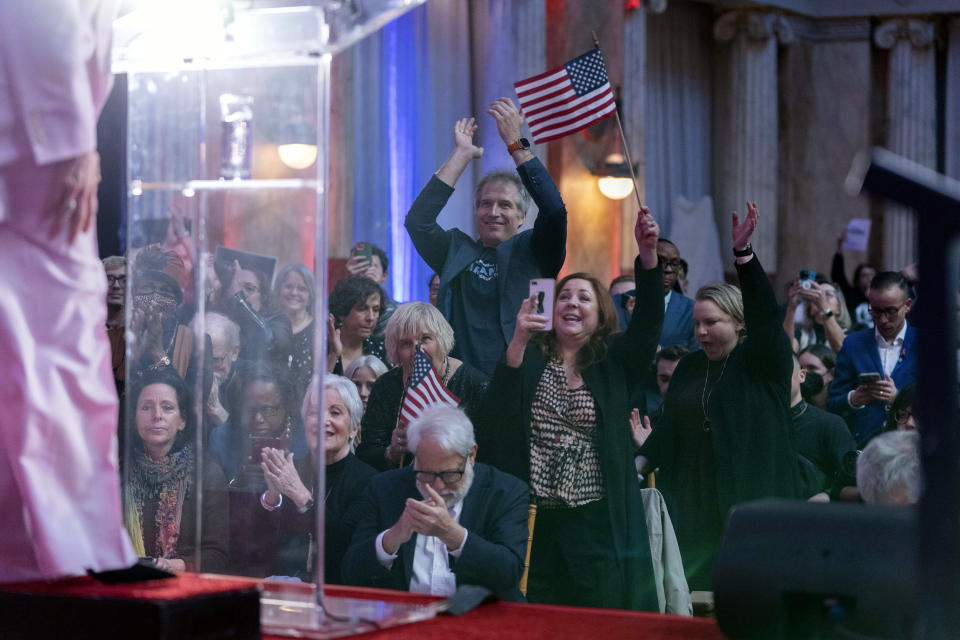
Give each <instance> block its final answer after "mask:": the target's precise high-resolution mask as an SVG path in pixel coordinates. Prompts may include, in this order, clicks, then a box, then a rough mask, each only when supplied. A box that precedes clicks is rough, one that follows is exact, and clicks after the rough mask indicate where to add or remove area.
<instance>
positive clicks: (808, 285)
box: [800, 280, 813, 289]
mask: <svg viewBox="0 0 960 640" xmlns="http://www.w3.org/2000/svg"><path fill="white" fill-rule="evenodd" d="M800 288H801V289H812V288H813V281H811V280H804V281H803V282H801V283H800Z"/></svg>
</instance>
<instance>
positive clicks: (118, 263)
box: [103, 256, 127, 271]
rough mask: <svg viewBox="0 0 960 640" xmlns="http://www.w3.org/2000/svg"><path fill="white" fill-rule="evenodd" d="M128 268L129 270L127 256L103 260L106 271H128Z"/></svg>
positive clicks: (109, 257) (110, 257)
mask: <svg viewBox="0 0 960 640" xmlns="http://www.w3.org/2000/svg"><path fill="white" fill-rule="evenodd" d="M126 268H127V259H126V257H125V256H108V257H106V258H104V259H103V269H104V271H110V270H111V269H126Z"/></svg>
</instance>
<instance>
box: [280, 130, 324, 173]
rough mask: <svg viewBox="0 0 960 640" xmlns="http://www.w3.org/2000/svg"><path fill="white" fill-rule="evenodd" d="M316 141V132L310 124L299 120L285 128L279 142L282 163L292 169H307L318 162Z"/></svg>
mask: <svg viewBox="0 0 960 640" xmlns="http://www.w3.org/2000/svg"><path fill="white" fill-rule="evenodd" d="M316 141H317V133H316V130H315V129H314V128H313V127H312V126H310V124H309V123H308V122H306V121H305V120H303V119H300V118H298V119H297V120H295V121H293V122H291V123H289V124H287V125H286V126H284V127H283V131H282V133H281V134H280V137H279V140H278V141H277V155H279V156H280V161H281V162H283V164H285V165H287V166H288V167H290V168H291V169H295V170H300V169H306V168H307V167H309V166H311V165H312V164H313V163H314V162H316V161H317V145H316V144H315V143H316ZM311 142H313V143H314V144H311Z"/></svg>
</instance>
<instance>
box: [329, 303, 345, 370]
mask: <svg viewBox="0 0 960 640" xmlns="http://www.w3.org/2000/svg"><path fill="white" fill-rule="evenodd" d="M341 353H343V341H341V340H340V329H339V328H338V327H337V323H336V321H335V320H334V318H333V314H332V313H330V314H327V373H333V368H334V367H336V366H337V360H339V359H340V354H341Z"/></svg>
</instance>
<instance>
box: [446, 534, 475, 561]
mask: <svg viewBox="0 0 960 640" xmlns="http://www.w3.org/2000/svg"><path fill="white" fill-rule="evenodd" d="M469 535H470V532H469V531H467V530H466V529H464V530H463V540H462V541H461V542H460V546H459V547H457V548H456V549H454V550H453V551H447V553H449V554H450V555H451V556H453V557H454V558H459V557H460V554H461V553H463V548H464V547H465V546H466V544H467V536H469Z"/></svg>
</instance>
